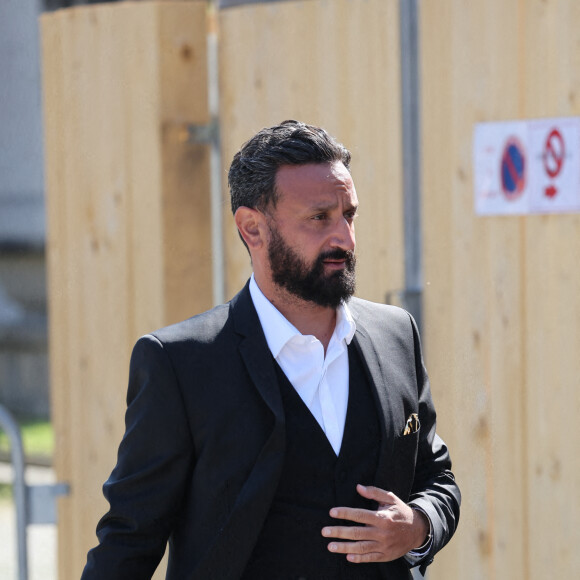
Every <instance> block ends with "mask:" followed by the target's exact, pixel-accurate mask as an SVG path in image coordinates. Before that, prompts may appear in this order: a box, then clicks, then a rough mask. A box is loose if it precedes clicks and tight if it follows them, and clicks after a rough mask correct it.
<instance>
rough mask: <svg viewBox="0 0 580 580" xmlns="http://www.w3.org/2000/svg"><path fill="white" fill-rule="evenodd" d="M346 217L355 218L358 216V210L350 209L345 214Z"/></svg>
mask: <svg viewBox="0 0 580 580" xmlns="http://www.w3.org/2000/svg"><path fill="white" fill-rule="evenodd" d="M344 217H345V218H346V219H347V220H354V218H356V217H358V213H356V211H348V212H346V213H345V214H344Z"/></svg>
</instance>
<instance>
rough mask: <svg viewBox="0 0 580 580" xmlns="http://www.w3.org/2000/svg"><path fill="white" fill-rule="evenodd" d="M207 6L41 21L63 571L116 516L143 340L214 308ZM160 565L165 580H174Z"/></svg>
mask: <svg viewBox="0 0 580 580" xmlns="http://www.w3.org/2000/svg"><path fill="white" fill-rule="evenodd" d="M205 9H206V7H205V3H203V2H187V3H186V2H138V3H135V2H124V3H120V4H116V5H112V4H111V5H101V6H90V7H79V8H73V9H69V10H63V11H58V12H56V13H52V14H47V15H45V16H43V18H42V30H43V39H44V41H43V47H44V49H43V61H44V83H45V91H44V94H45V102H44V110H45V119H46V151H47V171H46V173H47V188H48V230H49V242H48V261H49V292H50V320H51V324H50V340H51V345H50V348H51V366H52V375H51V387H52V388H51V390H52V397H53V410H54V414H53V420H54V423H55V430H56V433H57V446H56V458H55V463H56V471H57V477H58V479H59V480H61V481H67V482H69V483H70V484H71V488H72V493H71V495H70V496H69V497H67V498H65V499H62V500H61V501H60V506H59V508H60V509H59V516H60V522H59V546H60V548H59V577H62V578H75V577H79V576H80V572H81V570H82V567H83V565H84V562H85V558H86V552H87V550H88V549H89V548H90V547H92V546H93V545H94V544H95V543H96V537H95V534H94V530H95V527H96V523H97V521H98V519H99V517H100V516H101V515H103V513H104V512H105V511H106V508H107V506H106V503H105V501H104V499H103V498H102V494H101V486H102V484H103V482H104V481H105V479H106V478H107V477H108V475H109V473H110V471H111V469H112V467H113V466H114V463H115V460H116V450H117V447H118V444H119V442H120V439H121V436H122V434H123V430H124V427H123V414H124V409H125V394H126V383H127V369H128V362H129V356H130V352H131V348H132V345H133V343H134V341H135V340H136V339H137V338H138V336H139V335H141V334H143V333H145V332H148V331H151V330H153V329H155V328H158V327H160V326H163V325H165V324H169V323H171V322H175V321H177V320H178V319H183V318H186V317H188V316H191V315H192V314H195V313H197V312H200V311H203V310H205V309H207V308H209V307H210V306H211V296H212V288H211V247H210V237H209V230H208V227H207V225H206V224H207V223H209V215H208V212H209V158H208V153H207V151H205V150H203V149H204V148H203V147H201V146H199V145H191V144H189V143H188V142H187V140H186V139H183V138H182V136H183V135H184V134H187V125H189V124H203V123H206V122H207V120H208V113H207V81H206V79H207V71H206V66H207V65H206V63H207V60H206V52H205V50H206V43H205V34H206V33H205V31H206V25H205ZM162 572H163V571H162V570H161V571H160V572H159V573H158V575H157V577H161V575H162Z"/></svg>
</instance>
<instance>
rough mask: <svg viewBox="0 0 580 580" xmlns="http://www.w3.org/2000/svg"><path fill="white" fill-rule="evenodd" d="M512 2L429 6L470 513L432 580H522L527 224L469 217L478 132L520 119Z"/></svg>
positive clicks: (448, 317)
mask: <svg viewBox="0 0 580 580" xmlns="http://www.w3.org/2000/svg"><path fill="white" fill-rule="evenodd" d="M520 26H521V25H520V12H519V5H518V3H517V2H507V3H506V2H495V1H490V2H471V3H468V4H466V3H465V2H460V1H444V2H437V3H422V15H421V45H422V52H421V55H422V102H423V107H422V111H423V147H424V149H423V159H424V166H423V168H424V173H423V180H424V181H423V195H424V202H423V207H424V224H425V231H424V265H425V266H424V267H425V284H426V286H425V332H424V341H425V344H426V353H427V366H428V368H429V371H430V375H431V378H432V383H433V391H434V394H435V399H436V402H437V405H438V410H439V415H440V418H441V421H440V424H441V428H440V432H441V434H442V436H443V438H444V439H446V440H447V441H448V443H449V445H450V449H451V452H452V458H453V459H454V471H455V473H456V475H457V477H458V480H459V484H460V486H461V488H462V491H463V495H464V501H463V510H462V518H461V522H460V526H459V531H458V534H457V536H456V537H455V538H454V539H453V541H452V543H451V545H450V546H449V547H448V548H446V550H444V551H443V553H442V554H440V555H439V556H438V557H437V559H436V562H435V564H434V566H433V567H432V570H431V577H432V578H445V579H449V578H473V579H477V578H480V579H482V580H483V579H486V580H487V579H491V578H522V579H524V578H526V577H527V575H526V574H527V573H526V568H525V555H526V543H525V533H526V517H525V514H526V504H525V498H524V497H523V495H522V490H525V440H524V436H525V432H526V431H525V425H526V423H525V418H524V416H523V403H522V401H523V388H524V377H525V373H524V369H523V360H522V356H523V353H522V346H523V345H522V342H523V334H522V330H521V326H520V321H521V314H522V312H523V304H524V303H523V300H524V296H523V293H522V290H523V282H522V276H523V274H522V264H521V258H522V251H523V250H522V224H521V220H519V219H518V218H514V219H508V220H506V219H502V218H485V219H482V218H477V217H475V216H474V212H473V194H472V186H471V183H472V179H473V176H472V167H471V139H472V130H473V125H474V123H476V122H478V121H485V120H497V119H510V118H517V117H518V115H519V112H520V104H521V98H520V92H519V88H518V78H519V71H520V69H521V51H520V35H519V32H520V30H519V27H520Z"/></svg>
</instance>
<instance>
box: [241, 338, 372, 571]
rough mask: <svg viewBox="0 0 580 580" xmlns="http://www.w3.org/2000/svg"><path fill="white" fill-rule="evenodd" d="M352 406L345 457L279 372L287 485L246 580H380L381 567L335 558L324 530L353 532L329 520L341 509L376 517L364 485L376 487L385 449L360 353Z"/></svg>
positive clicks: (352, 377)
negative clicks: (360, 491) (360, 509)
mask: <svg viewBox="0 0 580 580" xmlns="http://www.w3.org/2000/svg"><path fill="white" fill-rule="evenodd" d="M348 355H349V398H348V409H347V416H346V423H345V429H344V435H343V440H342V447H341V449H340V453H339V455H338V457H337V456H336V454H335V452H334V450H333V449H332V447H331V445H330V443H329V442H328V439H327V438H326V435H325V434H324V432H323V431H322V429H321V427H320V426H319V424H318V422H317V421H316V419H315V418H314V416H313V415H312V414H311V412H310V411H309V409H308V408H307V407H306V405H305V404H304V402H303V401H302V399H301V398H300V396H299V395H298V393H297V392H296V391H295V389H294V388H293V387H292V385H291V384H290V382H289V381H288V379H287V378H286V376H285V375H284V373H283V372H282V370H281V369H280V367H279V366H278V365H277V364H276V370H277V372H278V380H279V383H280V390H281V393H282V400H283V402H284V411H285V415H286V454H285V460H284V467H283V471H282V475H281V477H280V483H279V485H278V489H277V491H276V495H275V497H274V500H273V502H272V506H271V508H270V511H269V513H268V516H267V517H266V521H265V522H264V526H263V528H262V531H261V533H260V536H259V538H258V541H257V544H256V546H255V548H254V551H253V553H252V556H251V557H250V560H249V562H248V565H247V567H246V570H245V573H244V575H243V576H242V580H299V579H301V580H367V579H368V580H371V579H372V580H377V579H379V578H381V577H382V576H381V574H380V572H379V569H378V566H377V565H376V564H352V563H350V562H347V560H346V556H345V555H343V554H332V553H330V552H329V551H328V549H327V545H328V544H329V542H330V540H329V539H327V538H323V537H322V535H321V530H322V528H323V527H324V526H327V525H348V524H346V523H345V522H344V521H340V520H335V519H333V518H331V517H330V516H329V515H328V512H329V510H330V508H332V507H336V506H351V507H363V508H367V509H376V507H377V506H376V503H375V502H370V501H369V500H366V499H364V498H362V497H361V496H360V495H359V494H358V493H357V492H356V484H357V483H362V484H364V485H372V484H373V482H374V476H375V472H376V469H377V463H378V457H379V448H380V426H379V418H378V416H377V411H376V407H375V404H374V399H373V395H372V392H371V388H370V385H369V381H368V378H367V374H366V372H365V370H364V367H363V363H362V361H361V360H360V355H359V354H358V353H357V349H356V348H355V347H354V345H352V344H351V346H350V347H349V349H348Z"/></svg>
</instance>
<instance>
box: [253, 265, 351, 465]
mask: <svg viewBox="0 0 580 580" xmlns="http://www.w3.org/2000/svg"><path fill="white" fill-rule="evenodd" d="M250 294H251V296H252V301H253V302H254V306H255V307H256V311H257V312H258V317H259V319H260V323H261V325H262V329H263V330H264V334H265V336H266V341H267V343H268V347H269V348H270V351H271V352H272V356H273V357H274V358H275V359H276V361H277V362H278V364H279V365H280V368H281V369H282V370H283V371H284V374H285V375H286V377H288V380H289V381H290V383H291V384H292V386H293V387H294V388H295V389H296V392H297V393H298V394H299V395H300V397H301V399H302V400H303V401H304V403H305V404H306V406H307V407H308V409H310V412H311V413H312V415H313V416H314V418H315V419H316V420H317V421H318V424H319V425H320V427H321V428H322V430H323V431H324V433H325V434H326V437H327V438H328V441H329V443H330V444H331V446H332V448H333V449H334V452H335V453H336V455H338V454H339V452H340V446H341V444H342V436H343V434H344V424H345V421H346V410H347V407H348V376H349V373H348V350H347V346H348V345H349V344H350V341H351V340H352V337H353V336H354V333H355V330H356V328H355V323H354V320H353V318H352V315H351V313H350V311H349V309H348V306H347V305H346V304H344V303H343V304H341V305H340V306H339V307H338V308H337V309H336V326H335V328H334V332H333V333H332V336H331V338H330V342H329V343H328V348H327V350H326V356H325V355H324V347H323V346H322V343H321V342H320V341H319V340H318V339H317V338H316V337H314V336H312V335H304V334H301V333H300V332H299V331H298V329H297V328H296V327H295V326H293V325H292V324H291V323H290V322H288V320H287V319H286V318H285V317H284V316H283V315H282V314H281V313H280V311H279V310H278V309H277V308H276V307H275V306H274V305H273V304H272V303H271V302H270V301H269V300H268V299H267V298H266V297H265V296H264V294H263V293H262V291H261V290H260V288H259V287H258V284H257V283H256V280H255V279H254V275H253V274H252V278H251V280H250Z"/></svg>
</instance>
